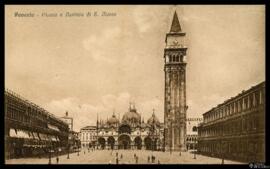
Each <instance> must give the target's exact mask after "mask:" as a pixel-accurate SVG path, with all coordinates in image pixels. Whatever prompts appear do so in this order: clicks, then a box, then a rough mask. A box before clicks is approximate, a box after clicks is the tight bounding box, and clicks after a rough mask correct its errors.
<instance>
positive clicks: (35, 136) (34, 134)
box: [32, 132, 40, 140]
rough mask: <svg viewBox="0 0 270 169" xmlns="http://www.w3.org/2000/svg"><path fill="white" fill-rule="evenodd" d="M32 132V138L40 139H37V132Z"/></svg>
mask: <svg viewBox="0 0 270 169" xmlns="http://www.w3.org/2000/svg"><path fill="white" fill-rule="evenodd" d="M32 134H33V136H34V139H36V140H40V139H39V137H38V133H36V132H33V133H32Z"/></svg>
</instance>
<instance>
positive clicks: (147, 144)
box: [144, 137, 152, 150]
mask: <svg viewBox="0 0 270 169" xmlns="http://www.w3.org/2000/svg"><path fill="white" fill-rule="evenodd" d="M144 144H145V149H146V150H151V149H152V139H151V138H150V137H146V138H145V139H144Z"/></svg>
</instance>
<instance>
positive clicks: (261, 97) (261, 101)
mask: <svg viewBox="0 0 270 169" xmlns="http://www.w3.org/2000/svg"><path fill="white" fill-rule="evenodd" d="M259 103H260V104H262V103H263V96H262V91H261V90H260V100H259Z"/></svg>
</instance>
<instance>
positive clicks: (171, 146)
mask: <svg viewBox="0 0 270 169" xmlns="http://www.w3.org/2000/svg"><path fill="white" fill-rule="evenodd" d="M170 124H171V141H170V154H172V141H173V140H172V139H173V137H172V135H173V130H172V119H170Z"/></svg>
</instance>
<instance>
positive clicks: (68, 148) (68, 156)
mask: <svg viewBox="0 0 270 169" xmlns="http://www.w3.org/2000/svg"><path fill="white" fill-rule="evenodd" d="M67 149H68V155H67V159H69V143H68V146H67Z"/></svg>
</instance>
